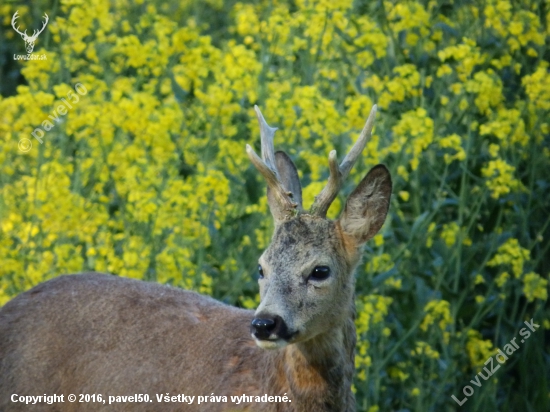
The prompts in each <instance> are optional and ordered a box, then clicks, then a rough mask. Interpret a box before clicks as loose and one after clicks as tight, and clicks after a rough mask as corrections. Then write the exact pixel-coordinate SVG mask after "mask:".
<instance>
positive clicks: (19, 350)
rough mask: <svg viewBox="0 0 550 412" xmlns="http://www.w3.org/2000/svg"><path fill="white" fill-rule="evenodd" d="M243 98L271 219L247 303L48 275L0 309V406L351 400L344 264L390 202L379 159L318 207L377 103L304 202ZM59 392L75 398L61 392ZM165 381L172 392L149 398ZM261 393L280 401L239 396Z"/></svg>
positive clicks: (288, 405) (337, 181)
mask: <svg viewBox="0 0 550 412" xmlns="http://www.w3.org/2000/svg"><path fill="white" fill-rule="evenodd" d="M255 110H256V114H257V117H258V121H259V123H260V133H261V142H262V145H261V146H262V158H260V157H259V156H258V155H257V154H256V153H255V152H254V150H253V149H252V148H251V147H250V146H248V145H247V147H246V151H247V153H248V156H249V157H250V160H251V161H252V163H253V164H254V166H255V167H256V168H257V169H258V170H259V172H260V173H261V174H262V175H263V176H264V178H265V179H266V180H267V197H268V203H269V207H270V210H271V213H272V215H273V218H274V221H275V230H274V234H273V238H272V241H271V244H270V245H269V247H268V248H267V249H266V250H265V252H264V253H263V254H262V256H261V257H260V259H259V273H260V279H259V284H260V297H261V303H260V305H259V307H258V309H257V310H256V311H255V312H254V311H249V310H243V309H238V308H234V307H230V306H227V305H225V304H222V303H220V302H217V301H215V300H214V299H212V298H209V297H206V296H202V295H199V294H197V293H194V292H190V291H184V290H180V289H177V288H174V287H169V286H162V285H159V284H154V283H147V282H143V281H136V280H130V279H124V278H120V277H116V276H112V275H104V274H96V273H88V274H76V275H68V276H60V277H57V278H55V279H52V280H50V281H47V282H45V283H42V284H40V285H38V286H36V287H34V288H33V289H31V290H29V291H27V292H25V293H22V294H21V295H19V296H18V297H16V298H15V299H13V300H11V301H10V302H8V303H7V304H6V305H5V306H4V307H3V308H2V309H1V311H0V411H19V410H27V408H29V406H28V405H26V404H24V403H22V402H21V400H24V398H21V396H39V395H53V394H57V395H63V396H64V398H63V400H64V402H58V403H54V404H51V405H48V404H46V403H44V402H43V400H42V403H39V404H37V405H34V406H33V407H32V409H30V410H33V411H77V410H85V411H99V410H116V411H123V410H124V411H180V410H185V411H230V410H231V411H235V410H246V411H296V412H297V411H301V412H306V411H307V412H321V411H354V410H355V399H354V396H353V393H352V391H351V384H352V377H353V372H354V348H355V341H356V334H355V326H354V317H355V306H354V293H355V281H354V271H355V268H356V266H357V265H358V263H359V261H360V258H361V254H362V245H363V244H364V243H365V242H366V241H367V240H368V239H370V238H371V237H373V236H374V234H376V232H377V231H378V230H379V229H380V227H381V226H382V224H383V223H384V220H385V218H386V215H387V212H388V207H389V202H390V195H391V177H390V174H389V172H388V170H387V169H386V167H385V166H383V165H377V166H375V167H374V168H372V169H371V170H370V171H369V172H368V173H367V175H366V176H365V177H364V178H363V180H362V181H361V183H359V185H358V186H357V188H356V189H355V190H354V191H353V192H352V193H351V195H350V196H349V198H348V199H347V202H346V204H345V208H344V210H343V212H342V214H341V216H340V218H339V219H338V220H336V221H330V220H328V219H326V213H327V210H328V208H329V206H330V204H331V202H332V201H333V200H334V199H335V198H336V196H337V194H338V191H339V189H340V188H341V186H342V183H343V181H344V179H345V178H346V177H347V175H348V174H349V172H350V170H351V168H352V167H353V164H354V163H355V161H356V160H357V158H358V157H359V156H360V154H361V152H362V150H363V148H364V147H365V144H366V141H367V140H368V138H369V136H370V135H371V131H372V127H373V123H374V117H375V114H376V106H374V107H373V108H372V111H371V113H370V116H369V118H368V120H367V123H366V125H365V127H364V129H363V131H362V132H361V135H360V137H359V139H358V141H357V142H356V143H355V145H354V146H353V148H352V149H351V150H350V152H349V154H348V155H347V156H346V157H345V159H344V160H343V161H342V163H341V164H340V165H338V161H337V158H336V151H334V150H333V151H332V152H330V154H329V157H328V160H329V168H330V175H329V179H328V183H327V184H326V186H325V188H324V189H323V190H322V191H321V193H320V194H319V195H318V196H317V197H316V199H315V202H314V204H313V206H312V207H311V209H310V210H309V211H304V210H303V208H302V194H301V186H300V182H299V179H298V173H297V170H296V167H295V166H294V164H293V162H292V161H291V160H290V158H289V157H288V156H287V155H286V154H285V153H284V152H281V151H278V152H275V151H274V149H273V136H274V133H275V130H277V129H276V128H271V127H270V126H268V124H267V123H266V122H265V120H264V118H263V116H262V114H261V112H260V110H259V109H258V108H257V107H255ZM69 394H75V395H77V401H76V402H73V403H71V402H69V401H68V398H67V397H68V395H69ZM79 394H88V395H92V394H101V395H102V399H103V400H105V401H106V404H108V403H109V400H110V399H109V396H128V395H134V394H147V395H148V396H149V400H150V401H149V402H140V401H139V400H138V402H135V399H134V402H133V403H130V402H126V403H117V404H114V405H113V406H111V409H105V408H106V407H105V406H104V404H103V403H102V402H97V401H96V402H93V401H92V400H91V399H90V398H88V400H89V402H87V403H79V402H78V400H79V399H78V397H79ZM167 394H169V395H170V396H177V395H181V396H180V399H179V401H177V398H171V399H169V400H170V402H168V401H167V399H166V398H164V397H163V399H161V400H159V399H157V396H164V395H167ZM265 394H267V395H271V396H279V397H281V398H279V399H278V400H282V401H283V402H265V401H261V400H260V401H258V400H257V399H256V398H248V399H247V398H244V397H242V395H248V396H262V395H265ZM183 395H185V398H184V397H183ZM211 395H215V396H220V397H221V396H226V397H227V402H224V401H223V398H218V400H217V401H216V399H215V398H211ZM187 396H194V397H195V398H194V400H192V401H191V402H190V400H191V398H187ZM199 396H201V397H203V399H202V401H201V404H198V401H199V398H198V397H199ZM231 396H240V397H241V398H239V399H240V400H241V402H240V403H237V401H232V399H231ZM283 396H287V398H283ZM204 397H206V400H205V399H204ZM264 399H265V398H264ZM273 399H275V400H277V398H273ZM285 399H288V401H287V402H284V400H285ZM119 400H122V401H124V400H123V399H122V398H119ZM141 400H142V401H143V399H141ZM220 400H221V402H220Z"/></svg>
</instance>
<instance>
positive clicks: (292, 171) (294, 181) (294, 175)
mask: <svg viewBox="0 0 550 412" xmlns="http://www.w3.org/2000/svg"><path fill="white" fill-rule="evenodd" d="M275 163H276V164H277V171H278V173H279V179H280V181H281V183H282V185H283V187H284V188H285V190H287V191H289V192H291V193H292V195H291V196H292V197H291V198H292V201H293V202H294V203H296V204H297V205H298V210H302V185H301V184H300V178H299V177H298V170H297V169H296V165H295V164H294V162H293V161H292V159H290V157H289V156H288V155H287V154H286V153H285V152H283V151H282V150H278V151H277V152H275ZM269 192H270V189H269V188H268V189H267V198H268V200H270V193H269ZM269 203H270V204H271V200H270V201H269Z"/></svg>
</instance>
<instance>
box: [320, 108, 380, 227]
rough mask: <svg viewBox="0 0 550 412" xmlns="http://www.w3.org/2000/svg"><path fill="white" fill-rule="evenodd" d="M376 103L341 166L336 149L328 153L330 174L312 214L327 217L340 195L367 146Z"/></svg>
mask: <svg viewBox="0 0 550 412" xmlns="http://www.w3.org/2000/svg"><path fill="white" fill-rule="evenodd" d="M376 109H377V107H376V105H374V106H372V109H371V111H370V114H369V118H368V119H367V123H366V124H365V127H363V130H362V131H361V134H360V135H359V139H357V142H355V144H354V145H353V147H352V148H351V150H350V151H349V153H348V154H347V156H346V157H345V158H344V160H343V161H342V163H340V166H338V158H337V157H336V150H332V151H331V152H330V153H329V155H328V164H329V169H330V176H329V178H328V182H327V184H326V186H325V187H324V188H323V190H322V191H321V193H319V195H318V196H316V197H315V201H314V202H313V205H312V206H311V209H310V214H312V215H317V216H320V217H325V216H326V215H327V211H328V208H329V207H330V205H331V203H332V202H333V201H334V199H336V196H338V192H339V191H340V189H341V188H342V185H343V183H344V180H345V179H346V177H348V174H349V172H350V170H351V168H352V167H353V165H354V164H355V162H356V161H357V159H358V157H359V155H360V154H361V152H362V151H363V149H364V148H365V145H366V144H367V141H368V140H369V139H370V136H371V132H372V128H373V126H374V118H375V117H376Z"/></svg>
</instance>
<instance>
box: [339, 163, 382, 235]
mask: <svg viewBox="0 0 550 412" xmlns="http://www.w3.org/2000/svg"><path fill="white" fill-rule="evenodd" d="M391 191H392V183H391V176H390V172H389V171H388V169H387V168H386V166H384V165H377V166H374V167H373V168H372V169H371V170H370V171H369V172H368V173H367V175H366V176H365V177H364V178H363V180H361V183H359V185H358V186H357V187H356V188H355V190H354V191H353V192H352V193H351V195H350V196H349V197H348V200H347V201H346V206H345V208H344V212H343V213H342V215H341V216H340V219H339V224H340V227H341V228H342V231H343V232H344V234H346V235H347V236H349V237H351V238H353V239H354V240H355V242H356V243H357V245H360V244H363V243H365V242H366V241H367V240H369V239H370V238H372V237H373V236H374V235H375V234H376V232H378V231H379V230H380V228H381V227H382V225H383V224H384V221H385V220H386V215H387V214H388V209H389V206H390V196H391Z"/></svg>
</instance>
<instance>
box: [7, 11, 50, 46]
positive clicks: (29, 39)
mask: <svg viewBox="0 0 550 412" xmlns="http://www.w3.org/2000/svg"><path fill="white" fill-rule="evenodd" d="M18 13H19V10H17V11H16V12H15V14H14V15H13V17H12V19H11V25H12V27H13V29H14V30H15V31H16V32H17V33H19V34H20V35H21V37H22V38H23V40H24V41H25V48H26V49H27V53H32V51H33V50H34V43H35V42H36V39H37V38H38V35H39V34H40V33H42V32H43V31H44V29H45V28H46V25H47V24H48V20H49V17H48V15H47V14H46V13H44V24H43V25H42V28H41V29H40V30H34V31H33V34H32V36H28V35H27V30H25V32H21V31H20V30H19V26H17V27H15V21H16V20H17V18H18V17H19V16H18Z"/></svg>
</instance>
